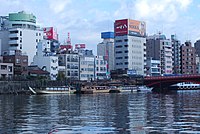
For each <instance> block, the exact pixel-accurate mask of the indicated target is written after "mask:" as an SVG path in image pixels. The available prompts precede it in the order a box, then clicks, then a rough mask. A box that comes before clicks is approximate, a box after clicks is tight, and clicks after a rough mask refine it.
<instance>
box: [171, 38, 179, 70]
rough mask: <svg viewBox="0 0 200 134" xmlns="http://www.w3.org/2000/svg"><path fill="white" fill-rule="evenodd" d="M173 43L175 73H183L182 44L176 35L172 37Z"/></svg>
mask: <svg viewBox="0 0 200 134" xmlns="http://www.w3.org/2000/svg"><path fill="white" fill-rule="evenodd" d="M171 43H172V61H173V73H174V74H180V73H181V59H180V58H181V55H180V54H181V50H180V47H181V42H180V41H179V40H178V39H177V37H176V35H171Z"/></svg>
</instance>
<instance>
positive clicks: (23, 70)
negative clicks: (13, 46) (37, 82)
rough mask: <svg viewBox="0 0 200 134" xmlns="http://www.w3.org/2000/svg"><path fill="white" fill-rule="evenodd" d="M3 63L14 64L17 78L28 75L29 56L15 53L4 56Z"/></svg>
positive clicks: (18, 52)
mask: <svg viewBox="0 0 200 134" xmlns="http://www.w3.org/2000/svg"><path fill="white" fill-rule="evenodd" d="M3 61H4V62H5V63H13V68H14V75H15V76H21V75H27V74H28V70H27V68H28V56H27V55H23V54H22V53H21V51H15V55H5V56H3Z"/></svg>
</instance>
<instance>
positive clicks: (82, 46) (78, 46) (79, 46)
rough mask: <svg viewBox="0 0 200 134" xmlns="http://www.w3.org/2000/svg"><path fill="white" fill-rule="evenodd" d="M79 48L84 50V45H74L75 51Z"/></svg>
mask: <svg viewBox="0 0 200 134" xmlns="http://www.w3.org/2000/svg"><path fill="white" fill-rule="evenodd" d="M80 48H82V49H85V44H76V45H75V49H80Z"/></svg>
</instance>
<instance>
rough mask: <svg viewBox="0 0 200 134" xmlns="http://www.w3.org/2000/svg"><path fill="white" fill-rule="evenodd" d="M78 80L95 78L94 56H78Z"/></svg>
mask: <svg viewBox="0 0 200 134" xmlns="http://www.w3.org/2000/svg"><path fill="white" fill-rule="evenodd" d="M80 80H82V81H83V80H86V81H93V80H95V57H94V56H80Z"/></svg>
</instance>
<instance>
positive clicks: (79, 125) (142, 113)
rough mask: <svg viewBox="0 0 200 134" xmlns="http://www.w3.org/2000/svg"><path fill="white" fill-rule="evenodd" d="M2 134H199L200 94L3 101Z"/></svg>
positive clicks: (0, 106) (0, 104)
mask: <svg viewBox="0 0 200 134" xmlns="http://www.w3.org/2000/svg"><path fill="white" fill-rule="evenodd" d="M0 133H2V134H4V133H5V134H12V133H19V134H23V133H24V134H29V133H31V134H34V133H36V134H37V133H42V134H43V133H44V134H68V133H70V134H71V133H76V134H79V133H83V134H97V133H98V134H99V133H119V134H121V133H125V134H126V133H127V134H129V133H130V134H133V133H134V134H145V133H152V134H155V133H166V134H172V133H200V91H186V92H174V93H170V94H158V93H152V92H135V93H119V94H115V93H113V94H88V95H84V94H83V95H74V94H71V95H0Z"/></svg>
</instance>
